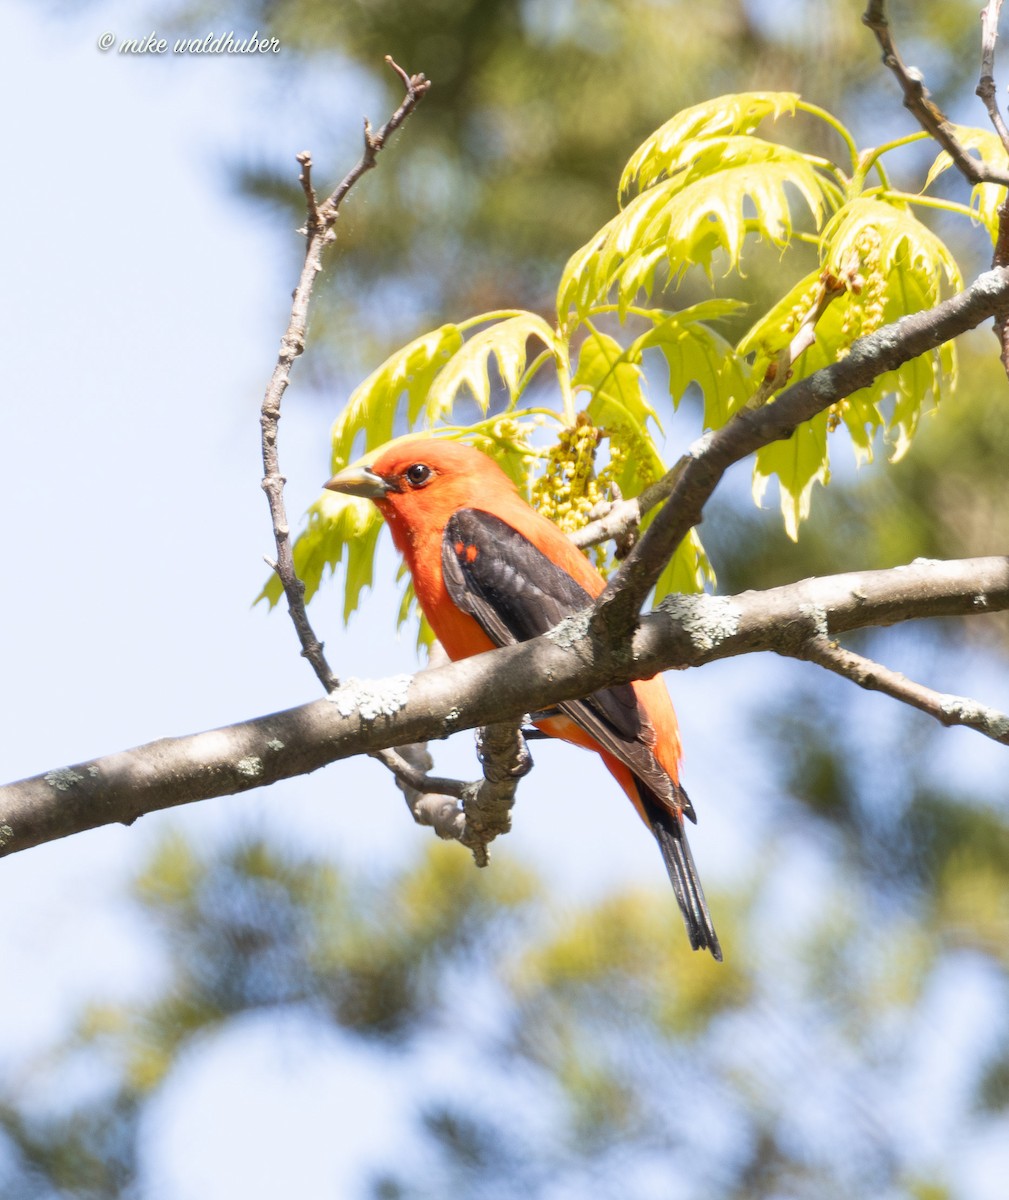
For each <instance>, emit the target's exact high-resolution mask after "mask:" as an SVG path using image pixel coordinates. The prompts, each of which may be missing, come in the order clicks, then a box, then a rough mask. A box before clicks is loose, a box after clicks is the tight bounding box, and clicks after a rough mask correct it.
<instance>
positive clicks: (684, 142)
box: [620, 92, 799, 195]
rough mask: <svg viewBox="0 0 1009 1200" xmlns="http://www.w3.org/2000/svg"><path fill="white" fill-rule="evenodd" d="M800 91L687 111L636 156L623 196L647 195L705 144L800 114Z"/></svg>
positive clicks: (725, 99)
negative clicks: (797, 108) (797, 111)
mask: <svg viewBox="0 0 1009 1200" xmlns="http://www.w3.org/2000/svg"><path fill="white" fill-rule="evenodd" d="M798 99H799V97H798V94H797V93H796V92H738V93H735V94H730V95H726V96H716V97H715V99H714V100H706V101H704V102H703V103H702V104H695V105H693V107H691V108H685V109H683V111H682V112H678V113H677V114H676V116H675V117H673V118H671V119H670V120H669V121H667V122H666V123H665V125H662V126H661V127H660V128H659V129H657V130H656V131H655V132H654V133H653V134H651V135H650V136H649V137H647V138H646V139H645V140H644V141H643V142H642V143H641V145H640V146H639V147H638V148H637V150H635V151H634V153H633V154H632V155H631V157H630V159H629V160H628V162H627V166H626V167H624V173H623V175H622V176H621V178H620V194H621V195H626V194H628V193H629V192H630V191H631V190H632V189H634V188H636V190H638V191H644V190H645V189H646V188H649V187H651V186H652V184H653V183H655V182H656V181H657V180H658V179H661V178H662V177H663V176H666V175H671V174H673V173H674V172H675V171H676V170H678V169H679V168H680V166H681V165H682V164H683V163H684V162H686V161H689V159H690V156H691V154H692V152H693V148H694V147H695V146H696V144H697V143H698V142H700V141H702V140H704V139H708V138H715V137H723V136H726V135H733V134H740V133H741V134H750V133H753V131H754V130H755V129H756V128H757V126H758V125H759V124H760V122H761V121H763V120H764V119H765V118H766V117H779V116H781V115H782V113H788V114H789V115H791V114H793V113H794V112H795V106H796V103H797V101H798Z"/></svg>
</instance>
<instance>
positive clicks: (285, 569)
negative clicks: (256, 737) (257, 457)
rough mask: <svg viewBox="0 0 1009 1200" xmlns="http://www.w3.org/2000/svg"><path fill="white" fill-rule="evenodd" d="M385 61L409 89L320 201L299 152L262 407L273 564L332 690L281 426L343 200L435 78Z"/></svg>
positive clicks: (304, 644) (305, 646)
mask: <svg viewBox="0 0 1009 1200" xmlns="http://www.w3.org/2000/svg"><path fill="white" fill-rule="evenodd" d="M386 62H387V63H389V65H390V66H391V67H392V69H393V70H394V71H395V72H396V73H397V74H398V75H399V77H400V79H401V80H402V81H403V85H404V87H405V88H406V95H405V97H404V98H403V101H402V103H401V104H400V106H399V108H397V109H396V111H395V112H394V113H393V114H392V116H391V117H390V118H389V120H388V121H386V123H385V124H384V125H383V126H382V128H381V129H380V130H379V131H378V133H372V130H371V126H370V125H369V123H368V122H367V121H365V123H364V152H363V153H362V155H361V158H360V159H359V161H358V163H357V165H356V166H355V167H354V168H353V169H352V170H350V171H349V172H348V173H347V174H346V175H345V176H344V178H343V179H342V180H341V182H340V183H339V184H338V185H337V187H336V188H335V189H334V190H333V192H332V194H331V195H330V196H329V197H328V198H327V199H326V200H325V201H324V202H323V203H322V204H321V205H320V204H319V203H318V202H317V200H316V195H315V189H314V188H313V186H312V156H311V155H310V154H309V153H308V152H307V151H304V152H302V153H301V154H299V155H298V156H297V160H298V162H299V163H300V164H301V175H300V177H299V179H300V183H301V186H302V189H303V191H304V193H305V205H306V211H307V218H306V223H305V236H306V237H307V239H308V241H307V245H306V247H305V261H304V263H303V265H302V268H301V276H300V278H299V279H298V286H297V287H296V288H295V289H294V298H293V301H292V303H291V316H290V318H289V320H288V323H287V329H286V330H285V332H284V336H283V337H282V338H281V340H280V352H279V354H278V356H277V365H276V366H275V367H274V369H273V375H272V376H271V377H270V382H269V384H268V385H267V388H266V394H265V395H264V397H263V405H262V409H261V412H260V426H261V429H262V445H263V471H264V476H263V484H262V486H263V490H264V491H265V492H266V497H267V500H268V502H269V505H270V516H271V517H272V520H273V537H274V540H275V541H276V543H277V561H276V562H275V563H272V564H271V566H273V568H274V569H275V570H276V572H277V575H278V576H279V577H280V582H281V583H282V584H283V587H284V595H285V596H286V597H287V607H288V611H289V612H290V614H291V620H292V621H293V622H294V628H295V629H296V630H297V633H298V640H299V641H300V642H301V653H302V655H303V656H304V657H305V658H307V659H308V661H309V662H310V663H311V664H312V669H313V670H314V671H315V673H316V675H317V676H318V678H319V681H320V682H321V683H322V686H323V687H324V688H325V689H326V691H332V690H333V688H335V687H336V686H337V683H338V680H337V678H336V676H335V675H334V674H333V671H332V669H331V668H330V666H329V663H328V662H327V661H326V656H325V653H324V651H323V646H322V643H321V642H320V641H319V639H318V638H317V637H316V636H315V631H314V630H313V629H312V626H311V623H310V622H309V619H308V613H307V612H306V611H305V585H304V584H303V583H302V582H301V580H300V579H299V578H298V575H297V572H296V571H295V569H294V556H293V553H292V550H291V527H290V524H289V522H288V519H287V510H286V506H285V504H284V484H285V482H286V480H285V479H284V476H283V475H281V473H280V461H279V458H278V453H277V427H278V424H279V422H280V404H281V400H282V399H283V396H284V392H285V391H286V390H287V385H288V383H289V382H290V377H291V367H292V365H293V364H294V360H295V359H296V358H297V357H298V356H299V355H300V354H301V353H302V352H303V351H304V349H305V330H306V328H307V325H308V306H309V302H310V300H311V298H312V288H313V287H314V285H315V277H316V275H318V273H319V272H320V271H321V270H322V252H323V250H324V249H325V247H326V246H327V245H329V243H330V242H332V241H334V240H335V238H336V235H335V233H334V232H333V225H334V224H335V222H336V218H337V216H338V215H339V209H340V204H341V203H342V202H343V199H344V197H345V196H346V195H347V193H348V192H349V191H350V189H351V188H352V187H353V186H354V184H355V183H356V182H357V181H358V180H359V179H360V178H361V176H362V175H364V174H365V172H366V171H370V170H371V169H372V168H373V167H374V166H375V160H376V157H377V155H378V152H379V151H380V150H381V149H382V148H383V147H384V146H385V144H386V142H387V141H388V139H389V138H390V137H391V136H392V134H393V133H395V131H396V130H397V129H398V128H399V127H400V126H401V125H402V124H403V122H404V121H405V120H406V119H407V117H409V116H410V114H411V113H412V112H413V110H414V109H415V108H416V107H417V105H418V104H419V103H420V102H421V100H422V99H423V98H424V96H425V94H426V93H427V91H428V89H429V87H430V86H431V85H430V83H429V82H428V81H427V80H426V79H425V78H424V76H423V75H407V74H406V72H405V71H404V70H403V69H402V68H401V67H399V66H397V65H396V63H394V62H393V61H392V59H391V58H389V57H388V56H387V57H386Z"/></svg>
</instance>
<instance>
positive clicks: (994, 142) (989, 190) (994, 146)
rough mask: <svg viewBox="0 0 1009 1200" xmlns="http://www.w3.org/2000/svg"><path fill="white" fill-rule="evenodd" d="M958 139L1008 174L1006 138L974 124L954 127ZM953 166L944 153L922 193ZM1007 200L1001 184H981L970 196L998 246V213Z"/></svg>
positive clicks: (990, 164)
mask: <svg viewBox="0 0 1009 1200" xmlns="http://www.w3.org/2000/svg"><path fill="white" fill-rule="evenodd" d="M953 129H954V131H955V133H956V136H957V140H958V141H959V142H960V144H961V145H962V146H965V147H966V148H967V149H968V150H976V151H977V152H978V155H979V157H980V158H981V160H982V162H985V163H987V165H988V166H990V167H997V168H998V169H999V170H1002V171H1004V170H1005V169H1006V166H1007V165H1009V156H1007V155H1006V151H1005V147H1004V146H1003V145H1002V139H1001V138H1000V137H999V136H998V134H997V133H995V132H994V131H993V130H991V129H976V128H974V127H973V126H970V125H954V126H953ZM952 165H953V160H952V158H950V156H949V154H948V153H947V152H946V151H945V150H943V151H942V152H941V153H940V154H939V155H938V157H937V158H936V160H935V162H934V163H933V164H932V166H931V167H930V168H929V172H928V177H927V178H926V180H925V186H924V187H923V188H922V191H927V190H928V188H929V187H930V186H931V185H932V183H933V182H934V181H935V180H936V179H938V177H939V176H940V175H941V174H942V173H943V171H948V170H949V168H950V167H951V166H952ZM1005 198H1006V189H1005V188H1004V187H1003V186H1002V185H1001V184H999V183H977V184H975V185H974V188H973V190H972V191H971V194H970V202H971V207H972V208H973V209H974V210H975V211H976V212H977V215H978V220H979V221H980V222H981V224H982V225H984V227H985V228H986V229H987V230H988V236H989V237H990V238H991V240H992V245H994V244H995V242H996V240H997V238H998V220H999V218H998V210H999V208H1000V207H1001V206H1002V204H1003V203H1004V201H1005Z"/></svg>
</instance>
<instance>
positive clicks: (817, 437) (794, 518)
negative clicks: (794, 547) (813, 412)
mask: <svg viewBox="0 0 1009 1200" xmlns="http://www.w3.org/2000/svg"><path fill="white" fill-rule="evenodd" d="M772 476H774V477H776V478H777V480H778V487H779V490H780V494H781V514H782V516H783V517H784V520H785V532H786V533H787V534H788V536H789V537H790V538H791V539H792V541H797V540H798V537H799V524H800V523H801V522H802V521H804V520H805V519H806V517H808V516H809V505H810V497H811V494H812V491H813V484H814V483H817V482H819V483H822V484H826V483H827V482H828V480H829V479H830V467H829V465H828V459H827V416H826V413H819V414H818V415H817V416H815V417H814V418H813V419H812V421H806V422H805V424H803V425H800V426H799V428H798V429H796V431H795V433H793V434H792V436H791V437H790V438H786V439H785V440H784V441H779V442H772V443H771V444H770V445H769V446H761V447H760V449H759V450H758V451H757V455H756V462H755V463H754V467H753V499H754V502H755V503H756V504H758V505H759V504H760V502H761V500H762V499H763V496H764V492H765V491H766V489H767V484H768V482H769V481H770V479H771V477H772Z"/></svg>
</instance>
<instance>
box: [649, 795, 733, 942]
mask: <svg viewBox="0 0 1009 1200" xmlns="http://www.w3.org/2000/svg"><path fill="white" fill-rule="evenodd" d="M637 783H638V790H639V792H640V793H641V798H642V801H643V802H644V808H645V812H646V813H647V816H648V823H649V825H650V826H651V829H652V833H654V834H655V840H656V841H657V842H658V843H659V849H660V850H661V851H662V858H663V861H664V862H665V864H666V870H667V871H668V872H669V878H670V880H671V881H672V885H673V891H674V892H675V893H676V900H677V903H678V904H679V906H680V912H682V913H683V922H684V924H685V925H686V927H687V936H688V937H689V938H690V946H691V949H693V950H710V951H711V955H712V957H713V958H714V959H715V960H716V961H717V962H721V961H722V947H721V946H720V945H719V942H718V934H717V933H715V927H714V925H713V924H712V921H711V914H710V913H709V912H708V902H707V901H706V900H705V899H704V889H703V888H702V887H701V881H700V879H699V878H698V875H697V867H696V865H695V864H694V856H693V855H692V854H691V853H690V845H689V843H688V842H687V832H686V830H685V829H684V828H683V817H682V816H681V815H680V814H679V813H673V812H670V811H669V809H668V808H667V807H666V806H665V805H664V804H662V803H661V802H660V801H659V799H658V797H657V796H656V795H655V793H654V792H652V791H651V790H650V789H649V788H647V787H646V786H645V785H644V784H642V783H641V781H640V780H638V781H637ZM681 807H682V810H683V811H685V812H688V813H690V812H693V809H692V808H691V807H690V801H689V800H688V799H687V797H686V793H684V794H683V804H682V806H681Z"/></svg>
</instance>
